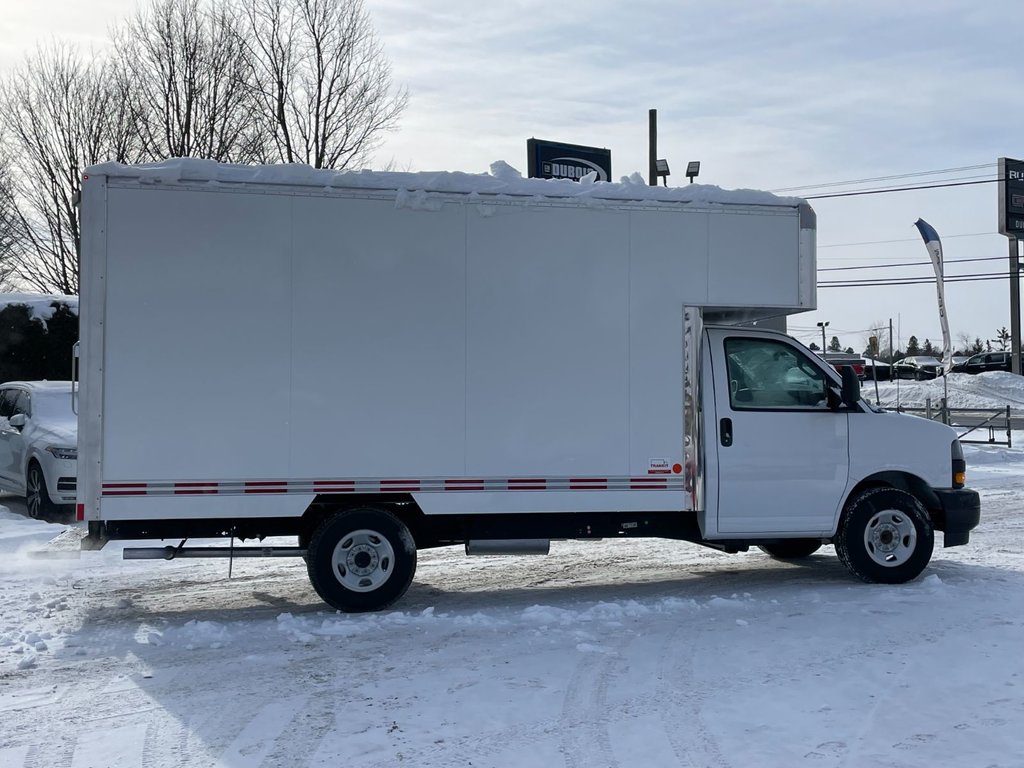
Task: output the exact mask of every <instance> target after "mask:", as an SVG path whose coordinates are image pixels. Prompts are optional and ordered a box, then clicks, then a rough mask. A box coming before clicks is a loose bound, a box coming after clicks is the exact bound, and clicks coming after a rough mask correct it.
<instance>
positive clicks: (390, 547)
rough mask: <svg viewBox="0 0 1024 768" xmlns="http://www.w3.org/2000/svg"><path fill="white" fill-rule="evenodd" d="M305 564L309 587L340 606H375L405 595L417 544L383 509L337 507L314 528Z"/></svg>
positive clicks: (354, 610)
mask: <svg viewBox="0 0 1024 768" xmlns="http://www.w3.org/2000/svg"><path fill="white" fill-rule="evenodd" d="M306 567H307V570H308V572H309V580H310V582H311V583H312V584H313V589H315V590H316V593H317V594H318V595H320V597H321V598H323V600H324V602H326V603H327V604H328V605H331V606H333V607H334V608H337V609H338V610H339V611H345V612H348V613H357V612H361V611H379V610H380V609H382V608H386V607H387V606H389V605H391V604H392V603H393V602H395V601H396V600H397V599H398V598H400V597H401V596H402V595H404V594H405V591H406V590H407V589H408V588H409V584H410V583H412V577H413V574H415V573H416V544H415V542H414V541H413V538H412V534H411V533H410V532H409V529H408V527H406V525H405V523H403V522H402V521H401V520H399V519H398V518H397V517H396V516H395V515H394V514H392V513H391V512H389V511H387V510H386V509H380V508H377V507H360V508H357V509H351V510H346V511H343V512H337V513H335V514H333V515H331V516H330V517H328V518H327V519H326V520H324V521H323V522H322V523H321V524H320V526H319V527H318V528H317V529H316V531H315V532H314V533H313V536H312V538H311V539H310V542H309V550H308V554H307V558H306Z"/></svg>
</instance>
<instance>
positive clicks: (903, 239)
mask: <svg viewBox="0 0 1024 768" xmlns="http://www.w3.org/2000/svg"><path fill="white" fill-rule="evenodd" d="M996 234H998V233H996V232H970V233H967V234H963V235H943V236H942V239H943V240H952V239H953V238H954V237H987V236H988V235H993V236H994V235H996ZM919 242H921V238H920V237H901V238H899V239H897V240H866V241H865V242H863V243H829V244H828V245H819V246H818V250H819V251H820V250H821V249H822V248H852V247H854V246H861V245H888V244H889V243H919Z"/></svg>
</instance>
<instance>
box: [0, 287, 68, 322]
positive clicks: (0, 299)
mask: <svg viewBox="0 0 1024 768" xmlns="http://www.w3.org/2000/svg"><path fill="white" fill-rule="evenodd" d="M54 303H57V304H66V305H67V306H68V307H69V308H70V309H71V311H72V312H74V313H76V314H77V313H78V297H77V296H64V295H62V294H47V293H0V311H3V310H4V309H6V308H7V307H8V306H12V305H14V306H24V307H28V308H29V309H30V310H31V312H32V317H33V318H34V319H36V320H42V321H43V322H44V323H45V322H46V321H47V320H49V319H50V318H52V317H53V313H54V312H55V311H56V307H54V306H53V305H54Z"/></svg>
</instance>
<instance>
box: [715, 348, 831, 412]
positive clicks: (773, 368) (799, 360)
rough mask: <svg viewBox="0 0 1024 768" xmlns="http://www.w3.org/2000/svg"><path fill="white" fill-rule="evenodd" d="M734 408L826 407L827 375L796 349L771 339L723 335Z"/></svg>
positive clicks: (822, 408)
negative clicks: (737, 337)
mask: <svg viewBox="0 0 1024 768" xmlns="http://www.w3.org/2000/svg"><path fill="white" fill-rule="evenodd" d="M725 359H726V366H727V368H728V375H729V403H730V405H732V408H733V410H777V409H795V410H808V409H810V410H827V409H828V390H827V387H828V384H829V381H830V380H829V379H828V377H827V376H826V375H825V373H824V371H822V370H821V368H820V367H818V365H816V364H815V363H814V362H812V361H811V359H810V358H808V357H807V355H805V354H803V353H802V352H800V351H799V350H798V349H796V348H794V347H791V346H789V345H788V344H785V343H783V342H781V341H776V340H773V339H726V342H725Z"/></svg>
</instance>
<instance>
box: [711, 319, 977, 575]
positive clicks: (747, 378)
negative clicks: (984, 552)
mask: <svg viewBox="0 0 1024 768" xmlns="http://www.w3.org/2000/svg"><path fill="white" fill-rule="evenodd" d="M705 334H706V335H705V340H706V347H705V352H704V357H703V360H704V363H705V375H704V377H703V383H704V386H705V387H706V391H707V393H708V395H709V397H708V399H707V401H708V402H709V403H710V402H713V404H714V409H713V411H712V410H711V409H706V410H705V434H706V435H707V436H708V445H707V446H706V449H705V450H706V453H705V455H706V456H707V458H708V459H709V464H708V471H707V476H706V480H705V482H706V489H705V491H706V495H707V503H706V505H705V509H704V511H703V514H702V530H703V534H704V536H705V537H706V538H708V539H711V540H729V539H741V540H746V541H750V540H752V539H754V538H765V539H768V538H773V537H775V538H779V539H791V538H793V537H798V538H805V539H808V540H815V539H816V540H818V542H819V543H820V542H824V541H828V542H831V543H834V544H835V545H836V549H837V552H839V553H841V554H840V557H845V560H844V561H849V560H850V559H851V558H852V559H853V561H854V564H855V565H856V568H857V573H858V575H860V576H861V577H864V578H867V579H868V580H870V581H886V582H898V581H905V580H907V579H908V578H913V577H914V576H916V575H917V574H918V573H920V571H921V569H922V568H923V567H924V564H926V563H927V562H928V559H929V558H930V556H931V548H932V540H933V531H934V530H939V531H942V532H943V533H944V537H945V538H944V543H945V546H955V545H959V544H964V543H966V542H967V540H968V538H969V531H970V530H971V529H972V528H974V527H975V526H976V525H977V523H978V518H979V503H978V496H977V493H976V492H974V491H971V490H968V489H965V488H964V482H965V477H964V473H965V465H964V459H963V452H962V450H961V447H960V443H959V441H958V440H957V436H956V433H955V432H954V430H953V429H951V428H950V427H948V426H946V425H944V424H940V423H937V422H933V421H929V420H926V419H921V418H918V417H914V416H908V415H904V414H898V413H890V412H887V411H884V410H881V409H878V408H875V407H873V406H872V405H871V404H869V403H868V402H867V401H866V400H864V399H862V398H860V396H859V383H858V381H857V377H856V376H855V375H854V374H853V372H852V371H849V372H848V373H847V374H845V375H842V376H841V375H840V374H839V373H837V372H836V371H835V370H834V369H832V368H831V367H830V366H829V365H827V364H826V363H825V362H824V361H822V360H821V358H820V357H818V356H817V355H815V354H814V353H812V352H810V351H809V350H807V349H806V348H804V347H803V345H801V344H800V343H799V342H797V341H796V340H794V339H792V338H789V337H787V336H785V335H783V334H779V333H777V332H772V331H757V330H752V329H748V328H737V327H725V326H712V327H708V328H707V329H705ZM712 459H713V461H712ZM850 564H851V563H850V562H847V565H850Z"/></svg>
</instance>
